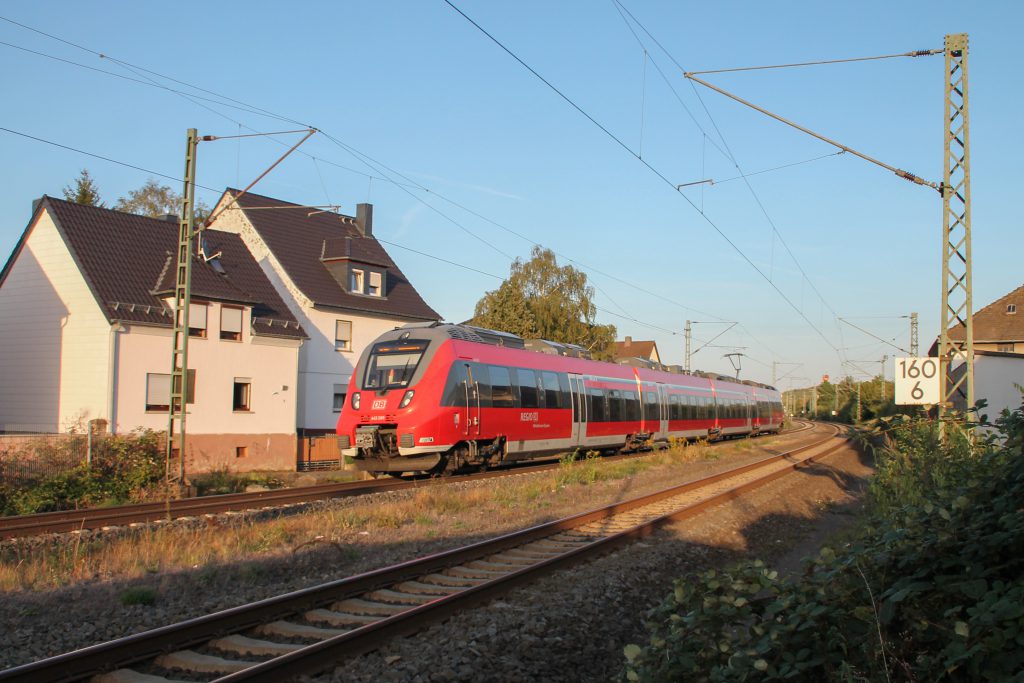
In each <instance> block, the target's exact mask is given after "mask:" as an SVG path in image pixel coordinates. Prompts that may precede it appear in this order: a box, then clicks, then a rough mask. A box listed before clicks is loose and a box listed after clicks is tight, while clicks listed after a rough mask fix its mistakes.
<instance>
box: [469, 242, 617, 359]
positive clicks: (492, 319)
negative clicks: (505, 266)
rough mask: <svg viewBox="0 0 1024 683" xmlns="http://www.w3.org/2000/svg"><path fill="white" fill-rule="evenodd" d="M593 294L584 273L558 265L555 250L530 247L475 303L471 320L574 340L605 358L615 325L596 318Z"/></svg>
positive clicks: (527, 333)
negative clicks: (502, 279)
mask: <svg viewBox="0 0 1024 683" xmlns="http://www.w3.org/2000/svg"><path fill="white" fill-rule="evenodd" d="M593 299H594V289H593V287H590V286H588V285H587V276H586V273H583V272H582V271H579V270H577V269H575V268H573V267H572V266H568V265H567V266H559V265H558V262H557V260H556V259H555V254H554V252H552V251H551V250H550V249H544V248H542V247H539V246H535V247H534V248H533V250H532V252H531V253H530V260H529V261H526V262H523V261H522V260H520V259H516V260H515V261H514V262H513V263H512V268H511V271H510V273H509V277H508V279H507V280H505V282H503V283H502V284H501V286H500V287H498V289H495V290H493V291H490V292H487V293H486V294H484V296H483V298H482V299H480V301H478V302H477V304H476V309H475V311H474V314H473V320H472V323H473V324H474V325H478V326H480V327H488V328H491V329H496V330H502V331H504V332H511V333H513V334H518V335H519V336H521V337H530V338H541V339H548V340H551V341H557V342H563V343H568V344H579V345H580V346H583V347H584V348H587V349H589V350H590V351H591V353H592V354H593V355H594V357H596V358H610V357H611V350H612V344H613V343H614V341H615V326H614V325H598V324H597V323H596V322H595V317H596V315H597V308H596V307H595V306H594V303H593Z"/></svg>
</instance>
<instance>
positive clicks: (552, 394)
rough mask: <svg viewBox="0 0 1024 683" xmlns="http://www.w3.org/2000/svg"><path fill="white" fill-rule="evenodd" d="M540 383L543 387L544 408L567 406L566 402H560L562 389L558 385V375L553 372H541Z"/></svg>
mask: <svg viewBox="0 0 1024 683" xmlns="http://www.w3.org/2000/svg"><path fill="white" fill-rule="evenodd" d="M540 377H541V385H542V386H543V387H544V407H545V408H568V407H569V404H568V403H564V404H563V403H562V391H561V389H560V388H559V385H558V375H556V374H555V373H553V372H542V373H541V375H540Z"/></svg>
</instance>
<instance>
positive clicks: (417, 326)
mask: <svg viewBox="0 0 1024 683" xmlns="http://www.w3.org/2000/svg"><path fill="white" fill-rule="evenodd" d="M413 330H416V334H417V335H420V336H422V337H424V338H426V339H431V340H439V341H444V340H446V339H457V340H459V341H467V342H473V343H476V344H487V345H489V346H501V347H504V348H509V349H518V350H521V351H532V352H534V353H545V354H552V355H559V356H567V357H571V358H584V359H588V360H589V359H590V352H589V351H588V350H587V349H585V348H583V347H582V346H579V345H577V344H565V343H562V342H554V341H549V340H547V339H524V338H523V337H520V336H519V335H516V334H512V333H511V332H502V331H500V330H489V329H487V328H484V327H476V326H474V325H465V324H462V325H456V324H453V323H443V322H436V321H435V322H423V323H408V324H406V325H403V326H402V327H399V328H396V330H395V332H412V331H413ZM619 364H620V365H629V366H632V367H643V368H646V369H650V370H658V371H661V372H668V373H672V374H677V375H691V376H694V377H702V378H705V379H713V380H715V381H717V382H729V383H732V384H744V385H747V386H751V387H756V388H759V389H767V390H770V391H776V389H775V387H772V386H769V385H767V384H761V383H760V382H754V381H751V380H740V379H737V378H735V377H729V376H727V375H719V374H717V373H708V372H700V371H699V370H698V371H695V372H690V373H687V372H686V371H684V370H683V368H682V367H680V366H678V365H662V364H661V363H656V362H653V361H649V360H646V359H640V358H625V359H622V361H620V363H619Z"/></svg>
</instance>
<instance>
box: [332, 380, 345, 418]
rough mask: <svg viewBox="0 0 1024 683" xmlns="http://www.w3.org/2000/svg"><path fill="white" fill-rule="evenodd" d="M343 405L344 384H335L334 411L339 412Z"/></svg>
mask: <svg viewBox="0 0 1024 683" xmlns="http://www.w3.org/2000/svg"><path fill="white" fill-rule="evenodd" d="M344 406H345V385H344V384H335V385H334V412H336V413H340V412H341V409H342V408H343V407H344Z"/></svg>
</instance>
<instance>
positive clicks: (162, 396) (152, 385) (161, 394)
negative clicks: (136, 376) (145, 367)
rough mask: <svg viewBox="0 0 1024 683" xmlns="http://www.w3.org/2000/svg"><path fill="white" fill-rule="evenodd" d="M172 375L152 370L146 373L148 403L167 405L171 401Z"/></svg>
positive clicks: (149, 404) (151, 404)
mask: <svg viewBox="0 0 1024 683" xmlns="http://www.w3.org/2000/svg"><path fill="white" fill-rule="evenodd" d="M170 396H171V376H170V375H160V374H157V373H155V372H150V373H148V374H147V375H146V405H148V406H166V405H167V404H168V403H169V402H170V400H171V399H170Z"/></svg>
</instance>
